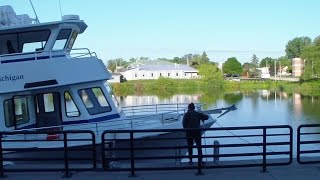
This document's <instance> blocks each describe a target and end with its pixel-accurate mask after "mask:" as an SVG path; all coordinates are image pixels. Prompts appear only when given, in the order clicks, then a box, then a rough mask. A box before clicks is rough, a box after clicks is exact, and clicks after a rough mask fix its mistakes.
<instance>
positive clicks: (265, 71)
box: [257, 67, 270, 79]
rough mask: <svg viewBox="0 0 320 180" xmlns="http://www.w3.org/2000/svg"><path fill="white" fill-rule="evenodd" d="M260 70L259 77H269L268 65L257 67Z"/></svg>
mask: <svg viewBox="0 0 320 180" xmlns="http://www.w3.org/2000/svg"><path fill="white" fill-rule="evenodd" d="M257 69H258V70H259V71H260V73H261V74H260V75H261V78H263V79H269V78H270V73H269V67H262V68H257Z"/></svg>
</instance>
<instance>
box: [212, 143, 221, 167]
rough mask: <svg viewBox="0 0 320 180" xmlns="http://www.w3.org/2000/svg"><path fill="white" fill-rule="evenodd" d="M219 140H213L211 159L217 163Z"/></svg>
mask: <svg viewBox="0 0 320 180" xmlns="http://www.w3.org/2000/svg"><path fill="white" fill-rule="evenodd" d="M219 154H220V152H219V141H218V140H215V141H214V142H213V155H214V156H213V161H214V163H216V164H219Z"/></svg>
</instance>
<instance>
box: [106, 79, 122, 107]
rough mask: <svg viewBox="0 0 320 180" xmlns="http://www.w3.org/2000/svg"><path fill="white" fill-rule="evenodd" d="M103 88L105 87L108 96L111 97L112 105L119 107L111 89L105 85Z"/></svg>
mask: <svg viewBox="0 0 320 180" xmlns="http://www.w3.org/2000/svg"><path fill="white" fill-rule="evenodd" d="M105 87H106V89H107V91H108V93H109V95H110V96H111V98H112V101H113V103H114V104H115V105H116V107H119V102H118V100H117V98H116V96H115V95H114V94H113V91H112V89H111V87H110V86H109V85H107V84H105Z"/></svg>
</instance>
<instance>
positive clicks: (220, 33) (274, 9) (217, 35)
mask: <svg viewBox="0 0 320 180" xmlns="http://www.w3.org/2000/svg"><path fill="white" fill-rule="evenodd" d="M7 4H10V5H12V6H13V8H14V9H15V11H16V13H17V14H23V13H27V14H29V15H31V16H34V15H33V11H32V8H31V6H30V5H29V0H0V5H7ZM33 4H34V6H35V9H36V11H37V14H38V16H39V19H40V21H41V22H48V21H56V20H60V19H61V16H60V8H59V0H33ZM319 7H320V1H319V0H90V1H89V0H86V1H84V0H61V9H62V13H63V14H77V15H79V16H80V18H81V19H83V20H84V21H85V22H86V23H87V24H88V29H87V30H86V31H85V33H84V34H82V35H81V36H78V39H77V42H76V44H75V46H76V47H88V48H89V49H90V50H91V51H95V52H97V53H98V56H99V57H100V58H101V59H103V60H104V61H107V60H108V59H111V58H124V59H125V60H128V59H129V58H131V57H141V56H144V57H149V58H151V59H155V58H161V57H165V58H173V57H175V56H177V57H181V56H183V55H185V54H187V53H193V54H202V52H203V51H206V52H207V54H208V56H209V58H210V59H211V60H212V61H218V62H223V61H225V60H226V59H227V58H228V57H233V56H234V57H237V58H238V60H239V61H240V62H242V63H243V62H250V60H251V57H252V55H253V54H254V53H255V54H256V55H257V56H258V58H260V59H262V58H264V57H280V56H282V55H285V52H284V50H285V45H286V44H287V42H288V41H289V40H291V39H293V38H295V37H300V36H309V37H310V38H312V39H314V38H315V37H316V36H318V35H320V31H319V30H320V23H319V19H320V13H318V11H319V10H318V9H319Z"/></svg>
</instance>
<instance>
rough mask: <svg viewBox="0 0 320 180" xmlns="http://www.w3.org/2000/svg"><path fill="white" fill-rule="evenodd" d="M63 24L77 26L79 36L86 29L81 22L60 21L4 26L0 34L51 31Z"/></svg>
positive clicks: (84, 24) (0, 29)
mask: <svg viewBox="0 0 320 180" xmlns="http://www.w3.org/2000/svg"><path fill="white" fill-rule="evenodd" d="M63 24H73V25H75V26H77V27H78V28H79V29H80V31H79V33H80V34H81V33H83V32H84V31H85V30H86V28H87V27H88V26H87V24H86V23H85V22H84V21H83V20H62V21H54V22H46V23H36V24H19V25H12V26H4V27H0V34H9V33H17V32H21V31H33V30H38V29H46V28H47V29H52V27H56V26H59V25H63Z"/></svg>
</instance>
